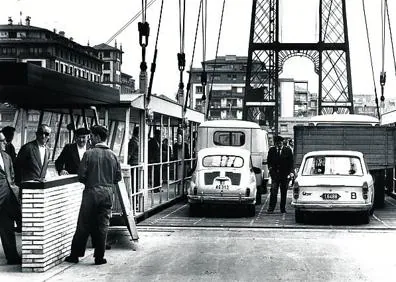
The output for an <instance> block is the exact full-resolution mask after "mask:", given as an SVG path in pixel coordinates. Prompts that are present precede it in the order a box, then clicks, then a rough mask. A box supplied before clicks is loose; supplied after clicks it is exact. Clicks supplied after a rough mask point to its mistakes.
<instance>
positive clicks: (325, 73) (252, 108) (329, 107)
mask: <svg viewBox="0 0 396 282" xmlns="http://www.w3.org/2000/svg"><path fill="white" fill-rule="evenodd" d="M319 1H320V2H319V11H318V12H319V39H318V42H317V43H283V42H280V39H279V30H280V24H279V0H253V7H252V16H251V26H250V39H249V53H248V65H247V73H246V92H245V99H244V110H243V111H244V112H243V118H244V119H245V120H252V121H259V122H260V123H261V124H265V125H268V126H269V127H271V128H273V129H274V132H275V133H277V132H278V116H279V104H280V103H279V102H280V101H279V75H280V73H281V72H282V70H283V65H284V63H285V61H286V60H287V59H289V58H291V57H294V56H304V57H307V58H309V59H310V60H311V61H312V62H313V63H314V70H315V72H316V73H317V74H318V81H319V89H318V107H319V109H318V112H319V114H324V113H332V112H340V113H347V112H349V113H353V96H352V79H351V67H350V55H349V40H348V26H347V18H346V6H345V0H319Z"/></svg>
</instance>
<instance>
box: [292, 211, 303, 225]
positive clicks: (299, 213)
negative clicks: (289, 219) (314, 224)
mask: <svg viewBox="0 0 396 282" xmlns="http://www.w3.org/2000/svg"><path fill="white" fill-rule="evenodd" d="M294 218H295V220H296V222H297V223H304V213H303V212H302V211H300V210H295V211H294Z"/></svg>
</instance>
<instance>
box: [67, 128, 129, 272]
mask: <svg viewBox="0 0 396 282" xmlns="http://www.w3.org/2000/svg"><path fill="white" fill-rule="evenodd" d="M107 138H108V130H107V129H106V128H105V127H103V126H101V125H95V126H93V127H92V129H91V143H92V145H93V146H94V147H93V148H91V149H90V150H88V151H87V152H86V153H85V154H84V157H83V159H82V160H81V164H80V167H79V169H78V179H79V181H80V182H81V183H83V184H84V186H85V188H84V191H83V196H82V200H81V206H80V212H79V215H78V221H77V228H76V232H75V233H74V236H73V241H72V245H71V251H70V255H69V256H68V257H66V258H65V261H67V262H71V263H78V261H79V257H83V256H84V254H85V248H86V244H87V239H88V237H89V236H91V239H92V242H93V246H94V248H95V251H94V257H95V264H96V265H100V264H105V263H107V261H106V259H105V258H104V254H105V246H106V237H107V230H108V228H109V223H110V215H111V206H112V197H113V188H114V186H115V185H116V184H117V183H118V182H119V181H120V180H121V179H122V176H121V165H120V162H119V161H118V159H117V156H116V154H115V153H114V152H113V151H112V150H111V149H110V148H109V146H107V145H106V140H107Z"/></svg>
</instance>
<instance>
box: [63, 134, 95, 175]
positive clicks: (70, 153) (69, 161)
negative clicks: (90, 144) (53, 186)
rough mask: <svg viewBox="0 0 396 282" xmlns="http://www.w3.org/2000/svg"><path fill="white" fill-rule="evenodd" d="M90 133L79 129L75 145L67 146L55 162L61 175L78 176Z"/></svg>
mask: <svg viewBox="0 0 396 282" xmlns="http://www.w3.org/2000/svg"><path fill="white" fill-rule="evenodd" d="M89 133H90V131H89V130H88V129H86V128H79V129H77V130H76V131H75V143H71V144H67V145H66V146H65V147H64V148H63V150H62V152H61V154H60V155H59V157H58V158H57V159H56V161H55V168H56V170H57V171H58V173H59V175H67V174H77V173H78V168H79V166H80V161H81V160H82V157H83V155H84V153H85V151H86V150H87V141H88V136H89Z"/></svg>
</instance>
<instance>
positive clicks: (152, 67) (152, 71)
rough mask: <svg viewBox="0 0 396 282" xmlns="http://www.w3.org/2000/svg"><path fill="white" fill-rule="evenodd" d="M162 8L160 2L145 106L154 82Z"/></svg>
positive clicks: (162, 4)
mask: <svg viewBox="0 0 396 282" xmlns="http://www.w3.org/2000/svg"><path fill="white" fill-rule="evenodd" d="M163 7H164V0H162V1H161V9H160V16H159V20H158V28H157V37H156V38H155V48H154V56H153V62H152V63H151V68H150V72H151V73H150V81H149V86H148V90H147V97H146V105H148V104H149V103H150V98H151V89H152V86H153V80H154V73H155V69H156V66H157V65H156V61H157V53H158V49H157V46H158V37H159V33H160V28H161V21H162V10H163Z"/></svg>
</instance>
